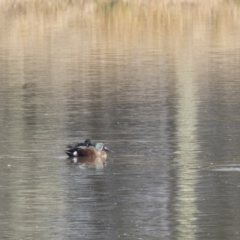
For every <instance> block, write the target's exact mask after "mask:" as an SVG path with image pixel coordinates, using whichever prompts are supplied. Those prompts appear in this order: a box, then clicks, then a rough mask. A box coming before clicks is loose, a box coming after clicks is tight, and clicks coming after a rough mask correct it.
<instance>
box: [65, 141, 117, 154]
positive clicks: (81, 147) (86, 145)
mask: <svg viewBox="0 0 240 240" xmlns="http://www.w3.org/2000/svg"><path fill="white" fill-rule="evenodd" d="M67 147H68V149H67V150H66V151H65V153H66V154H67V155H68V156H69V157H85V158H86V157H90V158H104V159H106V158H107V152H113V151H112V150H110V149H109V148H107V147H106V146H105V145H104V144H103V143H101V142H97V143H92V142H91V140H90V139H86V140H85V141H84V142H83V143H74V144H69V145H67Z"/></svg>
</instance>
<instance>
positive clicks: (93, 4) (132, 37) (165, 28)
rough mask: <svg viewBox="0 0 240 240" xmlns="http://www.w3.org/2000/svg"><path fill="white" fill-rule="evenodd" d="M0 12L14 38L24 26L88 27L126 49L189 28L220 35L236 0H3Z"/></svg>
mask: <svg viewBox="0 0 240 240" xmlns="http://www.w3.org/2000/svg"><path fill="white" fill-rule="evenodd" d="M0 13H1V17H0V18H1V22H2V24H4V23H5V24H6V25H7V26H8V28H9V27H10V31H11V30H13V31H14V29H15V31H16V30H18V34H19V37H21V33H24V30H25V31H29V30H30V31H34V32H38V33H40V34H41V32H43V31H45V30H47V31H48V30H49V29H46V27H49V26H50V27H58V28H59V30H61V29H62V31H65V29H66V28H68V29H69V28H71V29H73V28H75V29H76V28H77V29H80V31H81V30H85V29H86V28H91V32H92V33H93V35H91V37H96V39H100V38H103V39H104V42H105V43H106V45H108V46H109V45H111V44H112V45H116V44H119V43H121V44H123V45H127V47H130V48H132V47H134V46H137V45H139V44H140V45H145V46H146V44H150V43H154V42H155V44H159V41H164V39H167V41H168V43H169V42H170V44H171V41H174V40H175V39H176V40H178V39H179V37H181V36H182V35H184V37H187V36H188V32H190V34H192V32H194V33H195V37H196V38H201V35H202V34H204V30H205V29H209V28H214V29H215V30H216V31H215V34H218V33H219V35H218V36H219V37H221V35H222V34H223V33H224V35H225V36H226V35H228V34H227V33H229V32H230V31H233V30H234V29H235V31H236V32H237V31H238V32H239V27H240V23H239V13H240V5H239V4H238V3H236V1H234V0H232V1H225V0H211V1H198V0H175V1H173V0H171V1H170V0H163V1H158V0H155V1H140V0H133V1H132V0H131V1H130V0H115V1H113V0H112V1H111V0H96V1H91V0H88V1H87V0H72V1H64V0H57V1H56V0H54V1H53V0H31V1H30V0H21V1H19V0H12V1H11V0H2V1H1V2H0ZM11 23H12V24H11ZM2 24H1V25H2ZM36 26H37V28H36ZM8 28H7V29H8ZM29 28H30V29H29ZM8 31H9V30H8ZM15 33H16V32H15ZM2 34H3V32H2ZM42 34H43V33H42ZM23 35H24V34H23ZM14 37H16V36H14ZM222 37H223V36H222ZM169 40H170V41H169ZM216 40H217V39H216ZM149 41H150V42H149ZM164 47H166V46H164Z"/></svg>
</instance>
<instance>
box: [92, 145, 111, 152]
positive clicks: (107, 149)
mask: <svg viewBox="0 0 240 240" xmlns="http://www.w3.org/2000/svg"><path fill="white" fill-rule="evenodd" d="M94 147H95V148H96V149H97V150H98V151H105V152H113V151H112V150H110V149H109V148H107V147H106V146H104V144H103V143H95V145H94Z"/></svg>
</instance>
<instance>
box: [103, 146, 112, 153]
mask: <svg viewBox="0 0 240 240" xmlns="http://www.w3.org/2000/svg"><path fill="white" fill-rule="evenodd" d="M103 150H104V151H106V152H112V153H113V152H114V151H112V150H110V149H109V148H107V147H105V146H104V148H103Z"/></svg>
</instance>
